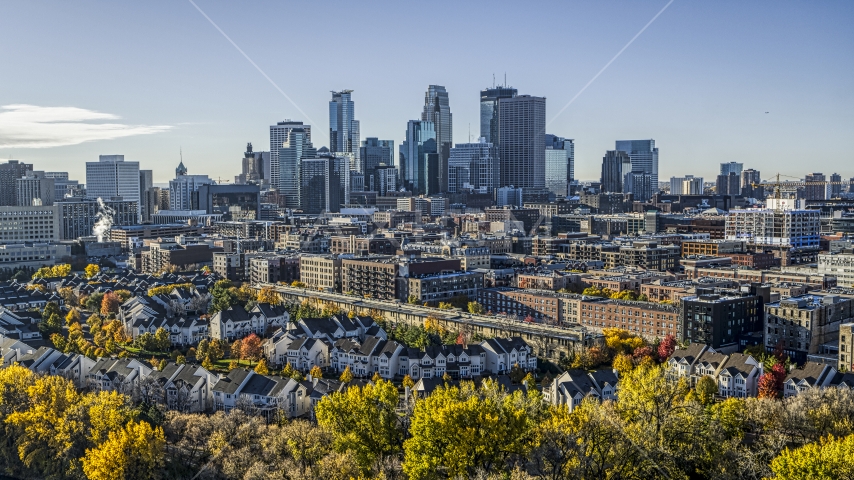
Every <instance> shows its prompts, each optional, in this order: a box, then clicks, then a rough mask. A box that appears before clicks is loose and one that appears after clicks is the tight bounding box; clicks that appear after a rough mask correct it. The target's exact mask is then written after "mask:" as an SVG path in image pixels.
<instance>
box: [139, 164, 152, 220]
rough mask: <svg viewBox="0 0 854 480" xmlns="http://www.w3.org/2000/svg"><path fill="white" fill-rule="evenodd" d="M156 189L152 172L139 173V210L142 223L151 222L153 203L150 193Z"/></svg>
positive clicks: (141, 171)
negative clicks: (152, 189)
mask: <svg viewBox="0 0 854 480" xmlns="http://www.w3.org/2000/svg"><path fill="white" fill-rule="evenodd" d="M153 187H154V172H153V171H151V170H140V171H139V210H140V220H139V221H140V222H141V223H146V222H150V221H151V215H152V214H153V213H155V212H153V211H152V206H153V203H152V202H151V201H150V199H149V196H148V193H149V190H150V189H151V188H153Z"/></svg>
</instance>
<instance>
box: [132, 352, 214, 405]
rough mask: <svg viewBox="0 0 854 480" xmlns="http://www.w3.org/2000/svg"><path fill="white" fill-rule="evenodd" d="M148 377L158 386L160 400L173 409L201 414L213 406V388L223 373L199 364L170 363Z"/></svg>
mask: <svg viewBox="0 0 854 480" xmlns="http://www.w3.org/2000/svg"><path fill="white" fill-rule="evenodd" d="M148 379H149V380H150V381H151V382H153V383H155V384H156V386H157V387H158V388H157V390H158V395H157V396H158V397H159V398H158V401H159V402H161V403H163V404H165V405H166V406H167V407H168V408H169V409H170V410H178V411H181V412H191V413H197V412H207V411H210V410H212V409H213V407H214V402H213V391H212V388H213V386H214V385H216V383H217V382H219V379H220V376H219V375H217V374H215V373H211V372H209V371H208V370H206V369H205V368H202V367H200V366H198V365H190V364H183V365H177V364H174V363H169V364H168V365H167V366H166V368H164V369H163V370H162V371H161V370H157V371H154V372H152V373H151V375H149V377H148Z"/></svg>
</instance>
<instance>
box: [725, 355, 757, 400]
mask: <svg viewBox="0 0 854 480" xmlns="http://www.w3.org/2000/svg"><path fill="white" fill-rule="evenodd" d="M760 376H762V364H761V363H760V362H759V361H758V360H756V359H755V358H753V357H752V356H750V355H745V354H743V353H731V354H729V355H728V356H727V359H726V362H725V363H724V366H723V368H722V369H720V371H719V372H718V377H717V384H718V395H720V396H722V397H726V398H729V397H736V398H747V397H755V396H756V394H757V390H758V386H759V377H760Z"/></svg>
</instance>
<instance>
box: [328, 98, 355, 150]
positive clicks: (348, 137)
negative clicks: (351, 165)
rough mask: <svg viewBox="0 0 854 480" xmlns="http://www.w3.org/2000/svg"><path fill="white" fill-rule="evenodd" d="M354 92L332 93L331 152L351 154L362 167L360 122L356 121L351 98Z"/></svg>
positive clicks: (330, 116) (330, 117)
mask: <svg viewBox="0 0 854 480" xmlns="http://www.w3.org/2000/svg"><path fill="white" fill-rule="evenodd" d="M352 93H353V90H341V91H340V92H332V100H330V102H329V151H330V152H332V153H351V154H353V158H354V159H355V160H357V162H356V165H357V166H360V164H359V162H358V159H359V121H358V120H355V119H354V115H355V105H354V104H353V100H352V98H351V94H352Z"/></svg>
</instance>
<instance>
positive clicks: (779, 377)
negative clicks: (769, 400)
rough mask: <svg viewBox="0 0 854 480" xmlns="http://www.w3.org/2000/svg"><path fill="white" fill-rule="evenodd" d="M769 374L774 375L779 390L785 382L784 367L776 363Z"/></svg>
mask: <svg viewBox="0 0 854 480" xmlns="http://www.w3.org/2000/svg"><path fill="white" fill-rule="evenodd" d="M771 373H772V374H773V375H774V381H775V382H777V390H781V389H782V388H783V383H784V382H785V381H786V366H785V365H783V364H782V363H780V362H777V363H775V364H774V366H773V367H772V368H771Z"/></svg>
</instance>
